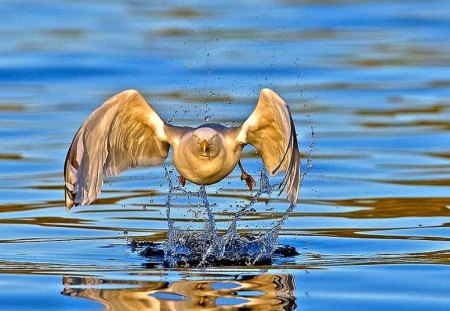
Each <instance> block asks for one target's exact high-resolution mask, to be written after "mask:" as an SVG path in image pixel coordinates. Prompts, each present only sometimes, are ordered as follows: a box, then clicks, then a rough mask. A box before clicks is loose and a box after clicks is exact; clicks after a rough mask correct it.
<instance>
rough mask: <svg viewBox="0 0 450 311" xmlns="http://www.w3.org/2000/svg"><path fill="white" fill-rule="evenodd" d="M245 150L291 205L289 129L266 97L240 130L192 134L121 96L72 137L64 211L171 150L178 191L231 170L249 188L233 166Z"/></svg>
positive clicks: (294, 161) (134, 96)
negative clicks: (279, 177) (109, 179)
mask: <svg viewBox="0 0 450 311" xmlns="http://www.w3.org/2000/svg"><path fill="white" fill-rule="evenodd" d="M246 144H251V145H253V146H254V147H255V148H256V149H257V150H258V152H259V154H260V155H261V157H262V160H263V162H264V165H265V166H266V168H267V169H268V171H269V172H270V173H271V174H272V175H276V174H278V172H280V171H285V172H286V176H285V178H284V179H283V181H282V182H281V184H280V189H281V191H280V193H281V192H282V191H283V190H285V192H286V194H287V198H288V199H289V201H290V202H291V203H295V202H296V201H297V197H298V189H299V187H300V155H299V151H298V146H297V137H296V133H295V127H294V123H293V121H292V117H291V114H290V112H289V107H288V106H287V104H286V103H285V102H284V100H283V99H282V98H281V97H280V96H278V95H277V94H276V93H275V92H273V91H272V90H269V89H263V90H262V91H261V94H260V97H259V100H258V103H257V105H256V108H255V110H254V111H253V112H252V114H251V115H250V117H249V118H248V119H247V120H246V121H245V122H244V123H243V124H242V125H241V126H240V127H224V126H222V125H219V124H204V125H201V126H199V127H198V128H190V127H178V126H173V125H169V124H166V123H164V122H163V121H162V120H161V118H160V117H159V116H158V114H157V113H156V112H155V111H154V110H153V108H152V107H151V106H150V105H149V104H148V103H147V102H146V101H145V99H144V98H143V97H142V95H141V94H139V92H137V91H135V90H128V91H124V92H122V93H119V94H117V95H115V96H113V97H112V98H110V99H109V100H107V101H106V102H105V103H104V104H103V105H101V106H100V107H99V108H98V109H97V110H95V111H94V112H93V113H92V114H91V115H90V116H89V117H88V118H87V120H86V121H85V122H84V123H83V125H82V126H81V127H80V129H79V130H78V132H77V133H76V135H75V138H74V139H73V142H72V144H71V146H70V149H69V152H68V154H67V158H66V163H65V172H64V175H65V193H66V195H65V199H66V207H67V208H71V207H72V206H74V205H75V206H76V205H79V204H81V205H85V204H90V203H91V202H93V201H94V200H95V199H96V198H97V195H98V194H99V193H100V190H101V186H102V184H103V176H114V175H118V174H119V173H120V172H122V171H123V170H124V169H126V168H129V167H136V166H152V165H159V164H161V163H162V162H164V160H165V159H166V158H167V155H168V153H169V148H170V147H172V148H173V163H174V165H175V167H176V169H177V170H178V172H179V173H180V174H181V176H180V183H181V184H183V185H184V183H185V182H186V180H189V181H191V182H193V183H195V184H199V185H210V184H214V183H217V182H219V181H220V180H222V179H223V178H225V177H226V176H228V175H229V174H230V173H231V172H232V171H233V169H234V168H235V167H236V164H238V165H239V168H240V170H241V173H242V175H241V179H242V180H245V181H246V183H247V186H248V187H249V188H250V189H252V187H253V186H254V185H255V180H254V179H253V178H252V177H251V176H250V175H249V174H247V173H246V172H245V171H244V169H243V167H242V164H241V162H240V158H241V152H242V149H243V147H244V146H245V145H246Z"/></svg>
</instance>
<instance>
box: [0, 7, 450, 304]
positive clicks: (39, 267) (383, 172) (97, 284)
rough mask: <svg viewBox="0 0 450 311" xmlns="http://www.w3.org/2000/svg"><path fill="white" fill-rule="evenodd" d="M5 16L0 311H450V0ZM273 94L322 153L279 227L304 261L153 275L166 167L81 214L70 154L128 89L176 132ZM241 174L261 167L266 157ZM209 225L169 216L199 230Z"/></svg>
mask: <svg viewBox="0 0 450 311" xmlns="http://www.w3.org/2000/svg"><path fill="white" fill-rule="evenodd" d="M0 11H1V12H2V18H1V19H0V42H1V45H0V53H1V57H0V232H1V236H0V289H1V290H0V309H4V310H36V309H40V310H93V309H94V310H101V309H106V310H158V309H162V310H175V309H183V310H199V309H205V310H219V309H220V310H224V309H227V310H291V309H294V308H297V309H298V310H324V309H331V310H340V309H342V310H344V309H345V310H448V309H449V308H450V283H449V279H450V231H449V223H450V190H449V189H450V188H449V186H450V35H449V34H450V32H449V29H450V3H449V2H448V1H351V0H349V1H345V0H342V1H337V0H336V1H307V0H305V1H300V0H299V1H295V0H285V1H259V2H258V3H255V2H253V1H244V2H240V3H238V2H234V1H224V2H223V3H222V4H214V5H213V4H212V3H211V4H205V3H203V2H202V1H181V2H180V1H165V2H164V4H157V5H156V4H154V5H152V4H150V2H149V1H139V0H133V1H131V0H130V1H120V2H119V1H107V0H101V1H39V2H38V1H13V0H5V1H1V2H0ZM262 87H270V88H273V89H274V90H276V91H277V92H278V93H280V94H281V96H283V97H284V98H285V100H286V101H287V102H288V104H289V105H290V107H291V111H292V113H293V119H294V121H295V125H296V128H297V132H298V134H299V135H298V139H299V142H300V147H301V151H302V159H303V160H302V168H303V170H305V169H306V166H307V161H306V158H307V155H308V152H309V151H310V149H312V153H311V162H312V168H311V170H310V172H309V173H308V174H307V175H306V178H305V180H304V182H303V186H302V188H301V190H300V199H299V203H298V205H297V206H296V208H295V210H294V211H293V212H292V213H291V214H290V216H289V218H288V220H287V221H286V222H285V223H284V225H283V229H282V230H281V232H280V236H279V242H280V243H281V244H284V245H286V244H287V245H291V246H294V247H295V248H296V249H297V251H298V252H299V255H297V256H294V257H287V258H281V257H278V258H274V261H273V263H272V264H271V265H264V266H255V267H252V266H239V267H216V268H215V267H209V268H199V269H193V268H180V269H166V268H164V267H162V266H161V265H158V264H157V265H154V266H152V265H149V264H148V259H146V258H144V257H142V256H140V254H139V252H136V251H133V248H132V247H130V239H132V238H133V239H137V240H144V241H151V242H158V243H159V242H164V241H165V239H166V235H167V230H168V227H167V221H166V206H165V202H166V199H167V193H168V183H167V180H166V179H165V178H164V169H163V168H162V167H155V168H147V169H135V170H130V171H127V172H126V173H125V174H123V175H121V176H120V177H117V178H110V179H107V180H106V182H105V185H104V188H103V192H102V194H101V196H100V199H99V200H97V201H96V203H95V204H93V205H92V206H87V207H77V208H75V209H73V210H72V211H71V212H70V213H68V212H67V211H66V210H65V208H64V202H63V200H64V194H63V176H62V171H63V163H64V158H65V155H66V152H67V149H68V147H69V144H70V142H71V140H72V137H73V135H74V134H75V132H76V130H77V129H78V127H79V126H80V124H81V123H82V122H83V120H84V119H85V118H86V117H87V116H88V115H89V114H90V113H91V112H92V111H93V110H94V109H95V108H96V107H97V106H98V105H100V104H101V103H102V102H103V101H105V100H106V99H107V98H108V97H110V96H111V95H113V94H115V93H117V92H119V91H121V90H123V89H127V88H135V89H138V90H139V91H141V92H142V93H143V94H144V95H145V96H146V98H147V99H148V101H149V102H150V103H151V104H152V105H153V106H154V107H155V109H156V110H157V111H158V113H159V114H160V115H161V116H162V117H163V119H164V120H166V121H167V122H171V123H173V124H177V125H190V126H195V125H199V124H201V123H203V122H204V120H207V119H210V120H211V121H213V122H220V123H222V124H224V125H231V124H239V123H240V122H242V121H243V120H245V118H246V117H247V116H248V115H249V114H250V112H251V111H252V110H253V108H254V105H255V103H256V100H257V96H258V94H259V90H260V89H261V88H262ZM312 130H313V131H314V134H315V140H314V139H313V138H312ZM243 165H244V167H245V168H246V169H247V170H248V172H249V173H250V174H252V175H254V176H258V174H259V173H258V172H259V170H260V169H261V168H262V163H261V160H260V159H259V158H258V157H257V156H256V153H255V150H254V149H252V148H251V147H247V148H246V149H245V153H244V159H243ZM169 166H170V163H169ZM174 174H175V172H174ZM239 176H240V174H239V170H238V169H236V170H235V171H234V172H233V173H232V174H231V175H230V177H229V178H226V179H225V180H223V181H222V182H220V183H218V184H216V185H213V186H210V187H207V189H206V191H207V193H208V196H209V202H210V204H211V206H212V211H213V213H214V214H215V220H216V225H217V226H218V228H219V229H221V230H223V229H225V228H227V226H228V225H229V223H230V220H231V219H232V216H233V215H234V213H235V212H236V210H237V208H238V207H236V206H237V205H242V204H246V203H247V202H248V201H249V200H251V198H252V195H254V194H255V191H254V192H253V193H251V192H250V191H248V189H247V188H246V187H245V184H244V183H243V182H241V181H240V179H239ZM276 181H277V179H276V178H275V179H273V180H272V182H274V183H275V182H276ZM257 186H259V184H258V185H257ZM187 188H188V189H190V190H192V191H196V190H198V187H196V186H193V185H188V186H187ZM180 200H182V199H180ZM266 202H267V204H266ZM287 207H288V203H287V202H286V201H285V200H284V199H283V198H282V197H277V196H276V195H272V196H271V197H265V198H264V199H263V200H260V202H259V203H257V204H256V205H255V211H254V212H253V213H251V214H249V215H245V216H244V217H243V218H242V221H240V222H239V225H238V229H239V230H240V232H242V233H243V234H245V233H246V232H252V233H254V232H264V231H267V230H268V229H269V228H270V227H271V226H272V225H273V224H274V223H275V222H276V221H277V220H279V219H280V218H281V216H282V214H283V212H284V211H285V210H286V209H287ZM204 216H205V211H204V209H202V207H201V206H200V207H198V208H197V207H195V206H193V207H192V208H189V209H186V208H181V207H180V208H174V209H173V210H172V217H173V218H174V220H175V222H176V223H177V225H178V226H181V227H184V228H186V229H195V228H198V227H199V226H201V225H202V224H203V218H204Z"/></svg>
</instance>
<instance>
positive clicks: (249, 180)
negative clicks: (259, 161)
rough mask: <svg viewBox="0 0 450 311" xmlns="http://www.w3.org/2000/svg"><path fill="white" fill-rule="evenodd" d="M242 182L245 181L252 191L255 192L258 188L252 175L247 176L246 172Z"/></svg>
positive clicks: (243, 174)
mask: <svg viewBox="0 0 450 311" xmlns="http://www.w3.org/2000/svg"><path fill="white" fill-rule="evenodd" d="M241 180H245V182H246V183H247V187H248V189H250V190H253V187H254V186H256V181H255V179H254V178H253V177H252V176H251V175H249V174H247V173H246V172H242V175H241Z"/></svg>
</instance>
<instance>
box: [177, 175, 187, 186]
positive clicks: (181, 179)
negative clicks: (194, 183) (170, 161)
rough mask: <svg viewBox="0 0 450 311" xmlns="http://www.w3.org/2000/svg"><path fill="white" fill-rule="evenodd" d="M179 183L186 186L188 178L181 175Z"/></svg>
mask: <svg viewBox="0 0 450 311" xmlns="http://www.w3.org/2000/svg"><path fill="white" fill-rule="evenodd" d="M178 181H179V182H180V184H181V185H182V186H183V187H184V186H186V178H184V177H183V176H181V175H180V177H178Z"/></svg>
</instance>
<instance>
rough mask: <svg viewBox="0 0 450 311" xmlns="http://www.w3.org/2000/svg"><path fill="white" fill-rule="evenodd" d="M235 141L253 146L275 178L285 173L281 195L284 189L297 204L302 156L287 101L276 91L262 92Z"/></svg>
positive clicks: (288, 196)
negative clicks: (279, 173)
mask: <svg viewBox="0 0 450 311" xmlns="http://www.w3.org/2000/svg"><path fill="white" fill-rule="evenodd" d="M236 140H237V141H238V143H241V144H251V145H253V146H254V147H255V148H256V149H257V150H258V152H259V153H260V154H261V157H262V160H263V162H264V165H265V166H266V168H267V170H268V171H269V173H270V174H271V175H272V176H273V175H276V174H278V172H280V171H283V172H286V176H285V177H284V179H283V181H282V182H281V184H280V194H281V192H283V190H285V191H286V194H287V198H288V200H289V201H290V202H292V203H296V202H297V198H298V190H299V188H300V154H299V151H298V144H297V134H296V133H295V127H294V122H293V121H292V116H291V113H290V111H289V107H288V105H287V104H286V103H285V101H284V100H283V99H282V98H281V97H280V96H278V94H276V93H275V92H274V91H272V90H270V89H262V90H261V94H260V96H259V100H258V103H257V105H256V108H255V110H254V111H253V112H252V114H251V115H250V117H249V118H248V119H247V120H246V121H245V122H244V123H243V124H242V125H241V126H240V127H239V128H238V130H237V136H236Z"/></svg>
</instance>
